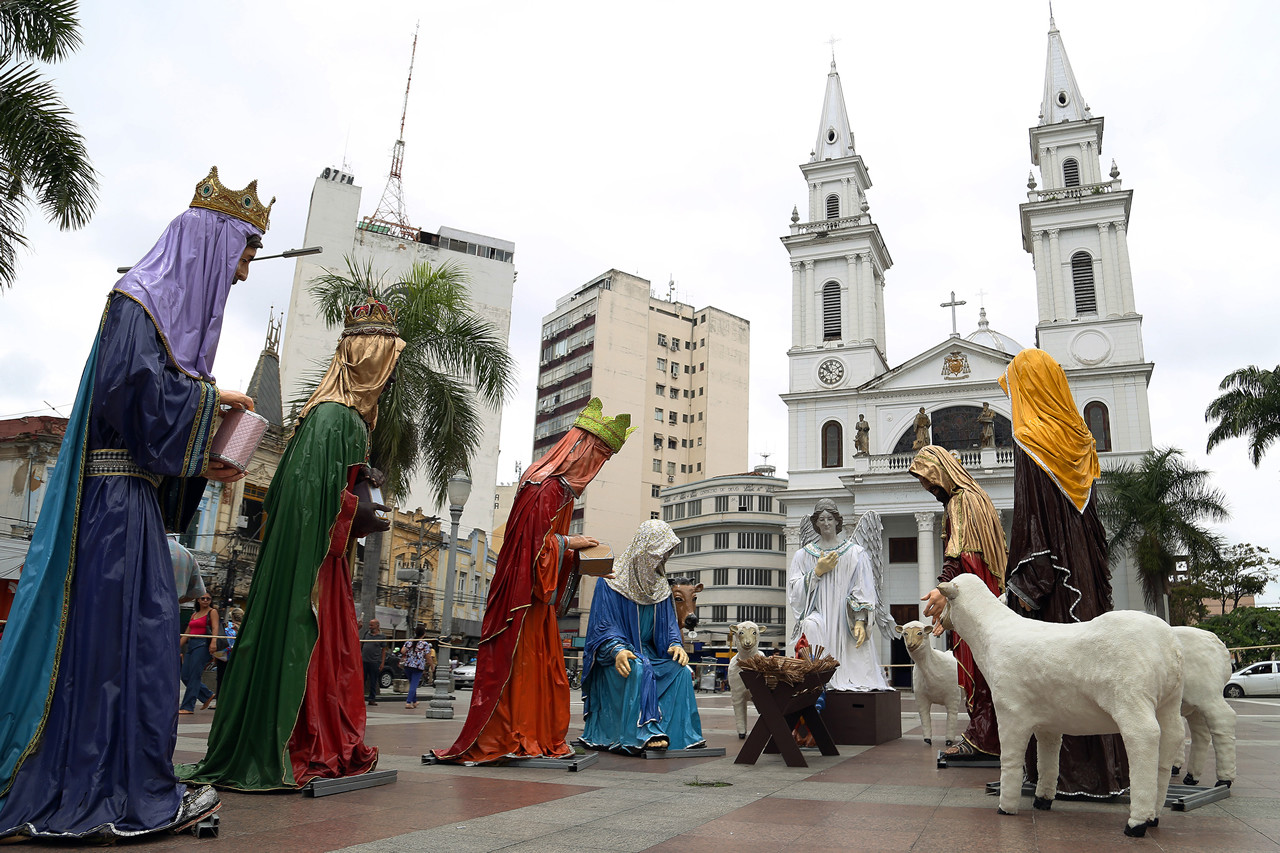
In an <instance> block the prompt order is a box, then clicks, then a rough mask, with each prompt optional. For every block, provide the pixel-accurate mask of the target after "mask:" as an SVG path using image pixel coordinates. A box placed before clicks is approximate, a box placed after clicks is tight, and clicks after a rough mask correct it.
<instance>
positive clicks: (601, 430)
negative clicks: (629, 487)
mask: <svg viewBox="0 0 1280 853" xmlns="http://www.w3.org/2000/svg"><path fill="white" fill-rule="evenodd" d="M573 425H574V426H576V427H579V428H581V429H585V430H586V431H587V432H589V433H591V434H592V435H594V436H597V437H598V438H600V440H602V441H603V442H604V443H605V444H607V445H609V447H610V449H612V450H613V452H614V453H617V452H618V451H619V450H621V449H622V443H623V442H624V441H626V440H627V437H628V436H630V435H631V433H633V432H635V431H636V428H635V427H633V426H632V425H631V415H618V416H617V417H616V418H609V417H605V414H604V403H602V402H601V401H600V398H599V397H592V398H591V400H590V402H588V403H587V407H586V408H585V409H583V410H582V413H581V414H579V415H578V419H577V420H576V421H574V422H573Z"/></svg>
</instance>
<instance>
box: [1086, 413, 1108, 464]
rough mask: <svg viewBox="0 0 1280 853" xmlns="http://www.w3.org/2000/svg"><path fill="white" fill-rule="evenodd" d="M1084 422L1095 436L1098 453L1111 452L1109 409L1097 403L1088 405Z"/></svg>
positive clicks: (1094, 440) (1094, 441)
mask: <svg viewBox="0 0 1280 853" xmlns="http://www.w3.org/2000/svg"><path fill="white" fill-rule="evenodd" d="M1084 422H1085V425H1086V426H1088V427H1089V432H1090V433H1092V434H1093V443H1094V444H1095V445H1097V447H1098V452H1099V453H1107V452H1109V451H1110V450H1111V416H1110V415H1109V414H1108V413H1107V407H1106V406H1105V405H1103V404H1102V403H1097V402H1094V403H1088V404H1086V405H1085V407H1084Z"/></svg>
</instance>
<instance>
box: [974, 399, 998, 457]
mask: <svg viewBox="0 0 1280 853" xmlns="http://www.w3.org/2000/svg"><path fill="white" fill-rule="evenodd" d="M978 426H979V427H980V428H981V429H982V443H981V446H982V447H995V446H996V413H995V412H993V411H992V410H991V404H990V403H983V404H982V411H981V412H978Z"/></svg>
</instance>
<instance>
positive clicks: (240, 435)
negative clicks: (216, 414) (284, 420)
mask: <svg viewBox="0 0 1280 853" xmlns="http://www.w3.org/2000/svg"><path fill="white" fill-rule="evenodd" d="M266 432H267V419H266V418H264V417H263V416H262V415H259V414H256V413H254V412H250V411H247V410H244V409H232V410H231V411H229V412H224V413H223V415H222V424H221V425H220V426H219V427H218V431H217V432H216V433H214V436H213V444H212V446H211V449H212V451H213V452H212V453H211V454H210V455H211V456H212V458H214V459H217V460H218V461H219V462H226V463H227V464H228V465H232V466H234V467H235V468H236V469H237V470H239V471H243V470H245V469H246V468H248V467H249V460H250V459H252V458H253V454H254V452H255V451H256V450H257V449H258V445H259V444H260V443H261V442H262V436H264V435H266Z"/></svg>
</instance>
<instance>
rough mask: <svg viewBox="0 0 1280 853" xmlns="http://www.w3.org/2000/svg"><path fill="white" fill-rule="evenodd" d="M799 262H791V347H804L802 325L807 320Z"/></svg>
mask: <svg viewBox="0 0 1280 853" xmlns="http://www.w3.org/2000/svg"><path fill="white" fill-rule="evenodd" d="M800 270H801V266H800V262H799V261H792V262H791V345H792V346H793V347H798V346H803V345H804V325H805V320H806V319H808V314H806V313H805V310H806V309H805V298H804V276H803V275H801V273H800Z"/></svg>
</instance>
